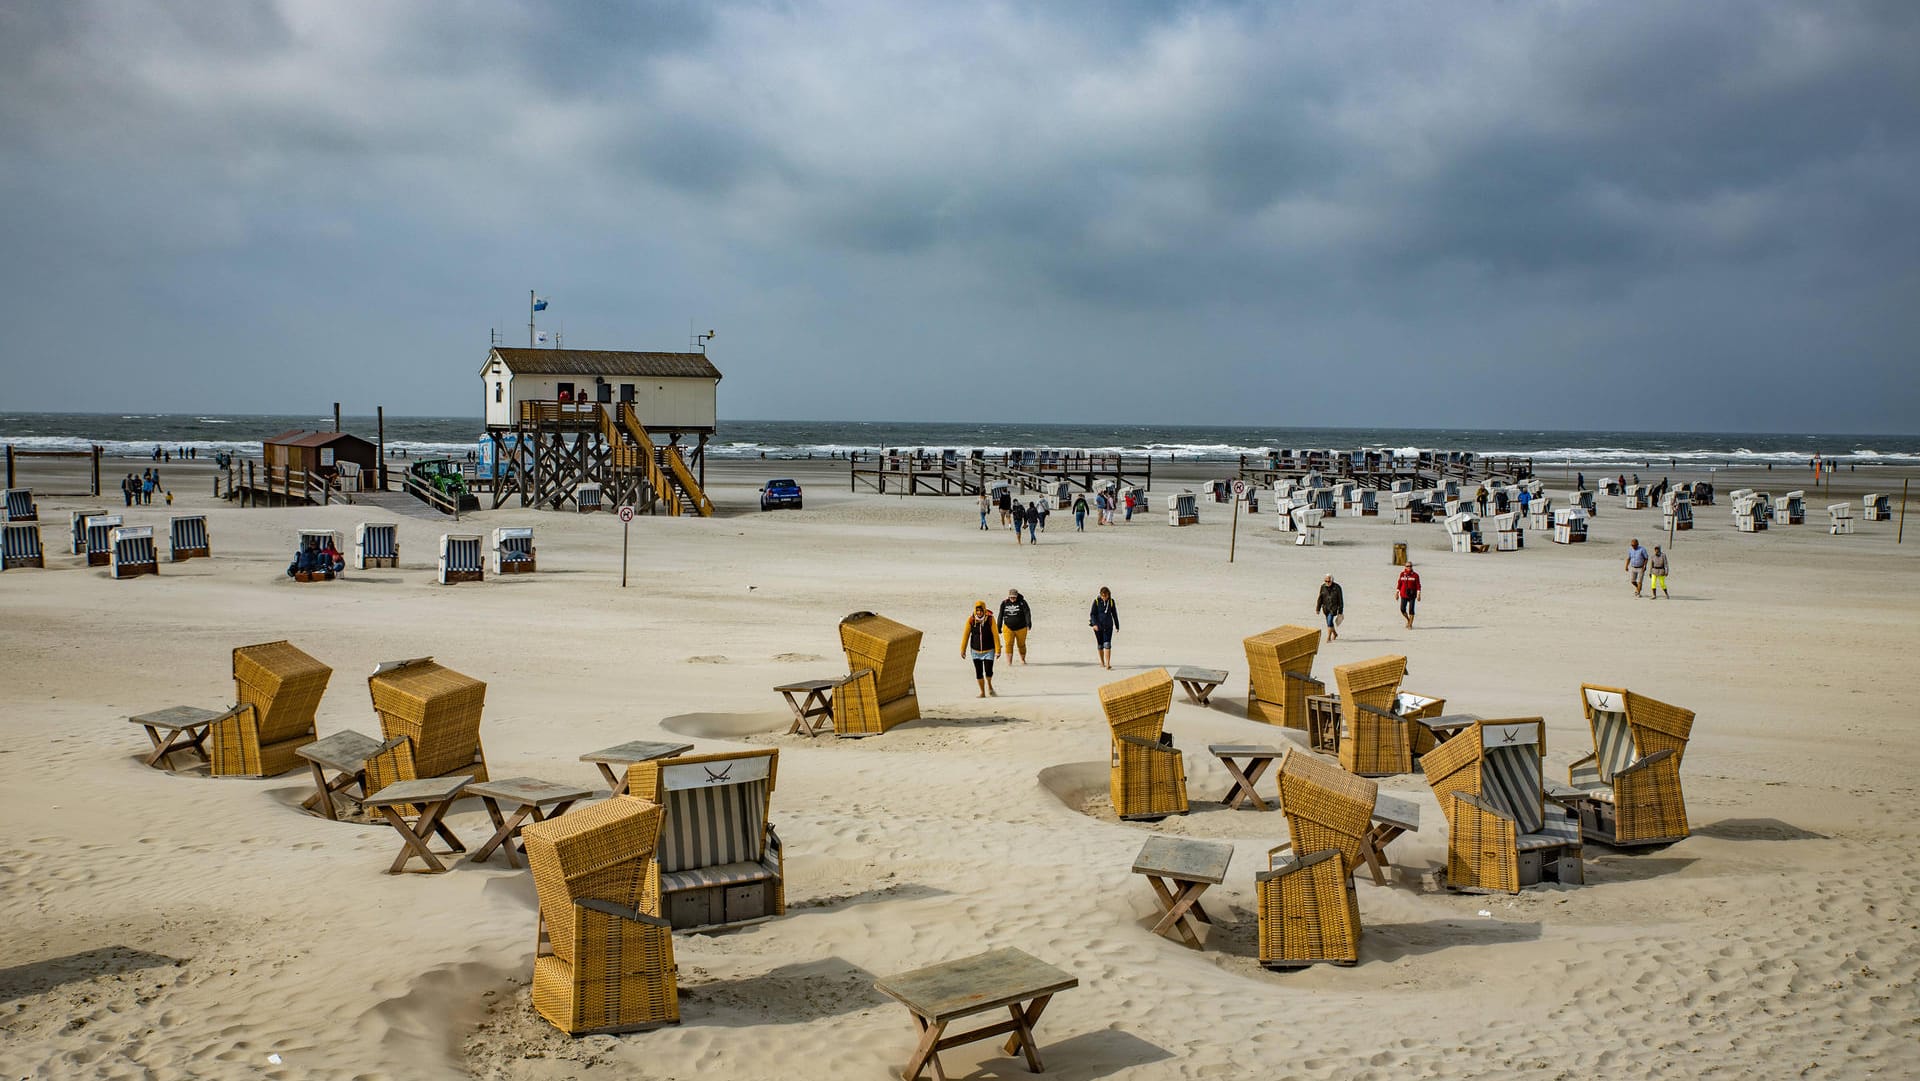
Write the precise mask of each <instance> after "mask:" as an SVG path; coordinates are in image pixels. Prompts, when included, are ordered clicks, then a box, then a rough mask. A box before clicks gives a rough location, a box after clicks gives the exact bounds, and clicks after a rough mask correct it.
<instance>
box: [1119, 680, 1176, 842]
mask: <svg viewBox="0 0 1920 1081" xmlns="http://www.w3.org/2000/svg"><path fill="white" fill-rule="evenodd" d="M1100 708H1101V709H1102V710H1105V711H1106V714H1107V724H1108V725H1109V726H1110V727H1111V728H1112V730H1113V731H1112V737H1111V738H1112V741H1113V749H1112V750H1113V765H1112V772H1111V773H1110V774H1109V776H1108V791H1109V792H1110V793H1111V794H1112V796H1113V810H1114V813H1115V814H1118V815H1119V816H1120V817H1121V818H1127V819H1136V818H1165V817H1166V816H1168V815H1173V814H1186V813H1187V771H1186V766H1185V764H1184V763H1183V762H1182V761H1181V758H1180V752H1179V751H1177V750H1175V749H1174V747H1173V739H1172V737H1170V736H1168V735H1167V734H1166V732H1165V731H1163V729H1164V727H1165V725H1166V722H1167V711H1168V710H1169V709H1172V708H1173V677H1172V676H1171V675H1168V674H1167V670H1166V669H1164V668H1156V669H1154V670H1153V671H1151V672H1142V673H1141V674H1139V675H1137V676H1129V677H1127V678H1126V679H1122V680H1118V681H1116V682H1113V683H1109V684H1106V685H1105V686H1103V687H1101V688H1100Z"/></svg>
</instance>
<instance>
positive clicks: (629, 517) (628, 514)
mask: <svg viewBox="0 0 1920 1081" xmlns="http://www.w3.org/2000/svg"><path fill="white" fill-rule="evenodd" d="M620 520H621V521H623V522H631V521H633V508H632V507H621V508H620Z"/></svg>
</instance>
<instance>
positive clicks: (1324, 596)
mask: <svg viewBox="0 0 1920 1081" xmlns="http://www.w3.org/2000/svg"><path fill="white" fill-rule="evenodd" d="M1313 610H1314V611H1315V612H1318V613H1320V614H1321V615H1323V616H1325V617H1327V641H1329V642H1331V641H1333V640H1334V639H1336V638H1338V637H1340V617H1341V616H1343V615H1345V614H1346V611H1347V599H1346V597H1345V595H1343V594H1342V592H1341V590H1340V583H1338V582H1336V581H1334V580H1333V575H1331V574H1329V575H1327V576H1326V577H1325V578H1323V579H1321V581H1320V599H1319V600H1318V601H1316V602H1314V606H1313Z"/></svg>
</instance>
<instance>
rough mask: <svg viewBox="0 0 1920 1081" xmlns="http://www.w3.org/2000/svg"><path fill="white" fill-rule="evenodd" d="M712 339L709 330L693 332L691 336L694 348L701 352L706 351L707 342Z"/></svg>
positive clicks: (711, 332) (711, 333)
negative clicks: (703, 332)
mask: <svg viewBox="0 0 1920 1081" xmlns="http://www.w3.org/2000/svg"><path fill="white" fill-rule="evenodd" d="M712 340H713V331H711V330H709V331H707V332H706V333H705V334H695V335H694V336H693V344H694V347H695V348H696V349H699V350H700V351H701V352H702V353H705V352H706V351H707V343H708V342H710V341H712Z"/></svg>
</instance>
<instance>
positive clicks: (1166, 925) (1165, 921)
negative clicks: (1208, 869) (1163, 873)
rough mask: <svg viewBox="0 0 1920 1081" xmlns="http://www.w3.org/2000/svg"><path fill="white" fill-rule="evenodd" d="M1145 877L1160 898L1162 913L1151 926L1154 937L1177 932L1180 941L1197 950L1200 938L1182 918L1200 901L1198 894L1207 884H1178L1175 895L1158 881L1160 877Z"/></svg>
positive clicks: (1164, 884)
mask: <svg viewBox="0 0 1920 1081" xmlns="http://www.w3.org/2000/svg"><path fill="white" fill-rule="evenodd" d="M1146 877H1147V881H1148V882H1149V883H1151V884H1152V886H1153V892H1154V893H1156V894H1158V895H1159V896H1160V908H1161V910H1162V912H1163V913H1164V914H1163V915H1162V916H1161V917H1160V920H1159V922H1157V923H1155V924H1154V925H1153V933H1154V934H1156V935H1165V934H1166V933H1167V931H1169V930H1173V931H1177V932H1179V934H1180V939H1181V941H1183V942H1185V943H1186V944H1187V945H1188V946H1190V947H1192V948H1193V949H1196V950H1197V949H1199V948H1200V936H1199V935H1197V934H1195V933H1194V931H1193V928H1191V927H1189V926H1188V925H1187V921H1186V920H1185V919H1183V918H1182V917H1184V916H1185V915H1186V914H1187V909H1188V908H1189V907H1191V906H1193V905H1194V904H1196V903H1198V901H1199V900H1200V892H1201V891H1202V890H1205V889H1206V888H1207V883H1205V882H1183V883H1181V884H1180V890H1179V892H1178V893H1176V892H1175V891H1173V890H1171V889H1168V888H1167V884H1166V883H1165V882H1164V881H1162V880H1161V879H1160V876H1158V875H1148V876H1146ZM1207 922H1209V923H1211V922H1213V921H1212V920H1208V921H1207Z"/></svg>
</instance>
